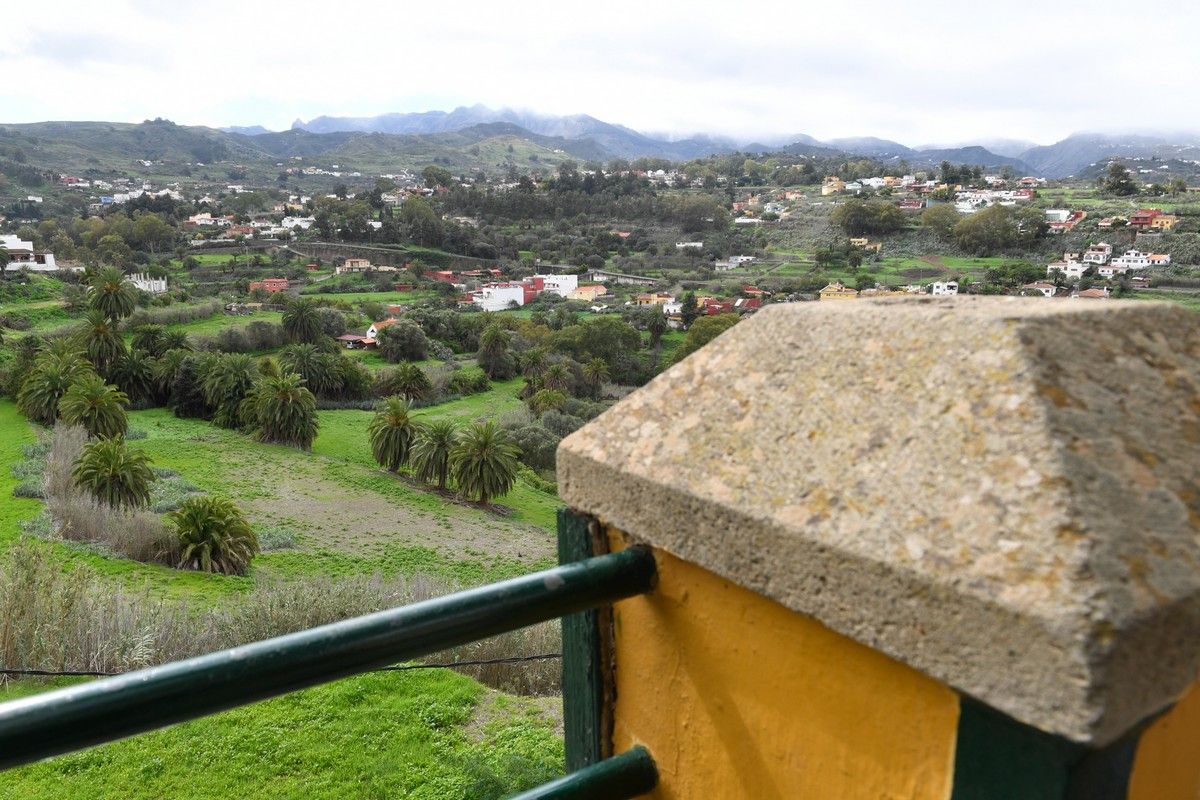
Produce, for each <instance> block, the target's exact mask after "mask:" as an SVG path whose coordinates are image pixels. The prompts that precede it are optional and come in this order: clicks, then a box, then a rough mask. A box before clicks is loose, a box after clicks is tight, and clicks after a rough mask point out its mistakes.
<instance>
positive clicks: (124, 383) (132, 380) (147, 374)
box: [111, 349, 154, 406]
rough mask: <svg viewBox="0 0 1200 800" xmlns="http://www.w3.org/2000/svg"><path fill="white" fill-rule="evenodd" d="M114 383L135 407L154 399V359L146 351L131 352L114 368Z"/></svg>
mask: <svg viewBox="0 0 1200 800" xmlns="http://www.w3.org/2000/svg"><path fill="white" fill-rule="evenodd" d="M111 377H112V381H113V383H115V384H116V385H117V388H118V389H120V390H121V391H122V392H124V393H125V394H127V395H128V396H129V400H130V402H132V403H133V404H134V405H135V406H136V405H137V404H139V403H143V402H147V401H149V400H150V399H151V398H153V397H154V359H153V358H151V357H150V355H149V354H147V353H146V351H144V350H137V349H134V350H130V351H129V352H127V353H126V354H125V355H124V357H122V358H121V360H120V361H118V362H117V363H116V364H114V365H113V368H112V376H111Z"/></svg>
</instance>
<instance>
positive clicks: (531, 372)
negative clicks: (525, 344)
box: [521, 347, 546, 378]
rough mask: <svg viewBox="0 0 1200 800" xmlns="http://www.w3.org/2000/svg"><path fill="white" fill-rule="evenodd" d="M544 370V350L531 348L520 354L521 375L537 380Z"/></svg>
mask: <svg viewBox="0 0 1200 800" xmlns="http://www.w3.org/2000/svg"><path fill="white" fill-rule="evenodd" d="M545 370H546V348H544V347H531V348H529V349H528V350H526V351H525V352H524V353H522V354H521V374H522V375H524V376H525V377H526V378H537V377H540V376H541V374H542V373H543V372H544V371H545Z"/></svg>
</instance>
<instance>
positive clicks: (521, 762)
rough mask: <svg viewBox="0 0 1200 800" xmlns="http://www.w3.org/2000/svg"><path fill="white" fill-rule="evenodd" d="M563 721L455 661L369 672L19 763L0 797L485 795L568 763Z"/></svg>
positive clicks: (456, 798)
mask: <svg viewBox="0 0 1200 800" xmlns="http://www.w3.org/2000/svg"><path fill="white" fill-rule="evenodd" d="M45 688H49V687H47V686H46V685H45V684H37V683H25V684H18V685H14V686H9V687H8V688H7V689H5V690H3V691H0V701H2V700H7V699H13V698H15V697H19V696H25V695H28V694H32V693H35V692H37V691H41V690H44V689H45ZM557 718H558V712H557V709H556V708H555V702H554V701H553V700H552V699H547V700H534V699H528V698H516V697H510V696H507V695H500V694H497V693H495V692H491V691H489V690H487V689H485V688H484V687H482V686H481V685H480V684H478V683H476V682H475V681H473V680H471V679H470V678H466V677H463V676H461V675H457V674H455V673H453V672H450V671H448V670H440V669H434V670H415V671H411V672H381V673H371V674H367V675H363V676H360V677H356V678H348V679H345V680H342V681H338V682H336V683H332V684H328V685H326V686H321V687H317V688H313V689H308V690H305V691H302V692H296V693H294V694H290V695H286V696H284V697H280V698H276V699H274V700H270V701H267V702H264V703H259V704H256V705H253V706H247V707H245V708H240V709H235V710H233V711H227V712H224V713H222V714H218V715H215V716H212V717H207V718H205V719H200V720H195V721H192V722H187V723H184V724H181V725H177V726H175V727H172V728H168V729H166V730H162V731H156V732H153V733H148V734H144V735H141V736H137V737H134V738H132V739H126V740H124V741H120V742H114V743H112V744H107V745H104V746H102V747H98V748H94V749H91V750H85V751H82V752H79V753H73V754H69V755H65V756H60V757H58V758H55V759H51V760H49V761H45V762H41V763H38V764H34V765H32V766H28V767H24V768H21V769H17V770H12V771H10V772H6V773H4V776H3V778H0V796H2V797H3V798H4V800H161V798H172V800H211V799H212V798H218V797H223V798H234V797H246V798H274V799H277V800H282V799H283V798H297V799H299V798H304V799H305V800H307V798H321V800H363V799H364V798H378V799H379V800H383V799H384V798H389V799H390V798H410V799H411V800H426V799H427V800H484V799H485V798H494V797H501V796H506V795H508V794H510V793H513V792H517V791H521V790H524V789H528V788H531V787H532V786H536V785H538V784H539V783H543V782H545V781H547V780H550V779H552V778H554V777H557V776H558V775H560V774H561V773H562V770H563V767H562V761H563V745H562V740H561V738H560V734H559V733H558V732H557Z"/></svg>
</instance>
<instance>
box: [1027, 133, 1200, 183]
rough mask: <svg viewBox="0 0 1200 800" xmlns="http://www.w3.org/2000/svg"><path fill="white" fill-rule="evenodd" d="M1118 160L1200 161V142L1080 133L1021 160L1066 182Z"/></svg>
mask: <svg viewBox="0 0 1200 800" xmlns="http://www.w3.org/2000/svg"><path fill="white" fill-rule="evenodd" d="M1109 157H1116V158H1122V159H1127V158H1151V157H1153V158H1160V159H1170V158H1182V159H1200V140H1197V137H1196V136H1195V135H1185V136H1180V137H1178V138H1174V137H1173V138H1172V139H1166V138H1164V137H1158V136H1134V135H1109V134H1097V133H1077V134H1073V135H1071V136H1068V137H1067V138H1066V139H1063V140H1062V141H1061V142H1056V143H1055V144H1052V145H1048V146H1045V147H1033V148H1030V149H1029V150H1026V151H1025V152H1024V153H1022V154H1021V159H1022V160H1023V161H1026V162H1028V163H1029V164H1030V165H1031V166H1032V167H1033V168H1034V169H1036V170H1038V171H1039V172H1040V173H1041V174H1043V175H1045V176H1047V177H1050V178H1065V177H1067V176H1069V175H1075V174H1078V173H1080V172H1082V171H1083V170H1084V169H1086V168H1087V167H1088V166H1090V165H1092V164H1094V163H1095V162H1097V161H1101V160H1104V159H1107V158H1109Z"/></svg>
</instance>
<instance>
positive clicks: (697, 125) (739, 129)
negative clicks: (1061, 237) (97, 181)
mask: <svg viewBox="0 0 1200 800" xmlns="http://www.w3.org/2000/svg"><path fill="white" fill-rule="evenodd" d="M5 5H6V7H5V9H4V12H3V20H2V21H0V28H2V29H3V31H4V35H3V37H2V42H0V75H3V76H4V79H3V80H0V123H3V122H33V121H41V120H51V119H53V120H61V119H76V120H78V119H94V120H99V119H102V120H112V121H130V122H139V121H141V120H143V119H147V118H153V117H166V118H169V119H172V120H174V121H176V122H178V123H181V124H200V125H212V126H220V125H230V124H235V125H253V124H261V125H265V126H267V127H269V128H273V129H280V128H286V127H288V126H289V125H290V124H291V122H292V120H294V119H296V118H297V117H300V118H303V119H310V118H311V117H314V116H317V115H320V114H331V115H354V116H371V115H375V114H381V113H386V112H390V111H425V110H430V109H443V110H449V109H452V108H454V107H455V106H457V105H471V104H474V103H484V104H486V105H490V106H493V107H501V106H511V107H514V108H525V109H531V110H534V111H539V112H543V113H550V114H573V113H587V114H591V115H593V116H595V117H599V118H600V119H603V120H605V121H609V122H617V123H621V124H624V125H628V126H630V127H633V128H636V129H639V130H643V131H648V132H673V133H677V134H682V133H690V132H707V133H716V134H727V135H732V136H737V137H743V138H755V137H759V138H765V137H769V136H773V137H779V136H784V135H787V134H793V133H807V134H810V135H812V136H816V137H818V138H832V137H836V136H854V135H864V136H865V135H873V136H881V137H885V138H891V139H896V140H899V141H901V142H904V143H906V144H910V145H917V144H926V143H951V142H959V141H963V140H969V139H988V138H996V137H1007V138H1020V139H1031V140H1034V141H1037V142H1039V143H1049V142H1052V141H1055V140H1057V139H1060V138H1062V137H1064V136H1066V135H1068V134H1069V133H1072V132H1074V131H1080V130H1110V131H1133V130H1141V131H1145V130H1168V131H1174V130H1190V131H1200V86H1198V85H1197V77H1198V73H1200V69H1198V68H1200V53H1198V52H1197V48H1196V31H1197V30H1200V4H1196V3H1190V2H1184V3H1176V4H1173V5H1172V6H1171V7H1170V8H1169V9H1167V11H1166V12H1165V14H1149V13H1148V14H1147V15H1146V16H1145V18H1143V19H1140V20H1139V19H1138V14H1139V8H1140V7H1139V6H1138V5H1137V4H1131V3H1129V2H1127V0H1123V1H1122V2H1110V1H1109V0H1091V1H1090V2H1083V1H1076V2H1071V1H1070V0H1067V2H1062V1H1061V0H1060V2H1056V3H1048V2H1044V0H1038V1H1037V2H1031V1H1030V0H1006V1H1005V2H993V3H986V4H985V3H980V2H963V0H957V1H956V2H942V0H916V2H911V3H898V2H894V0H843V1H842V2H836V3H830V2H822V3H816V2H801V3H731V2H728V0H724V1H723V2H721V3H711V4H710V3H707V2H696V1H695V0H692V1H691V2H678V3H675V2H673V3H665V2H663V3H660V2H654V1H653V0H639V1H638V2H624V0H615V1H614V0H605V2H600V3H589V4H586V5H583V4H578V6H577V5H576V4H573V3H570V2H561V1H560V2H554V3H550V2H546V3H542V2H520V0H510V2H496V0H490V1H489V2H475V1H474V0H455V1H454V2H445V1H444V0H443V1H442V2H412V1H411V0H410V2H390V3H383V2H358V1H357V0H322V2H308V0H290V2H286V3H264V2H254V0H239V1H238V2H226V0H208V2H204V3H181V2H149V1H148V0H146V1H139V0H103V2H95V0H89V2H68V1H67V0H62V1H61V2H59V1H57V0H50V2H11V3H7V4H5ZM1156 8H1157V7H1156ZM1146 9H1147V10H1148V11H1149V9H1150V7H1146ZM1159 10H1161V9H1159Z"/></svg>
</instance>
